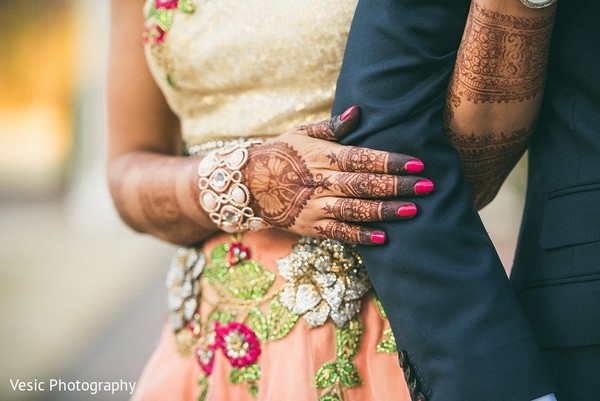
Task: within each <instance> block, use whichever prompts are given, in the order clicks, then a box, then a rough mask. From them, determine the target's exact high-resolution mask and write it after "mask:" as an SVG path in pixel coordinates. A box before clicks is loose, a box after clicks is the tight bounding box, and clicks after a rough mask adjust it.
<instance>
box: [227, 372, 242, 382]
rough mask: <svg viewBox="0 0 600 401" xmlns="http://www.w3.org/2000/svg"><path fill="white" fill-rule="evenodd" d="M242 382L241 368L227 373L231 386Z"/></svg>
mask: <svg viewBox="0 0 600 401" xmlns="http://www.w3.org/2000/svg"><path fill="white" fill-rule="evenodd" d="M243 381H244V374H243V373H242V369H241V368H232V369H231V372H229V382H230V383H233V384H240V383H242V382H243Z"/></svg>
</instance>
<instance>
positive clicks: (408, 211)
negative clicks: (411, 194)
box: [397, 205, 417, 217]
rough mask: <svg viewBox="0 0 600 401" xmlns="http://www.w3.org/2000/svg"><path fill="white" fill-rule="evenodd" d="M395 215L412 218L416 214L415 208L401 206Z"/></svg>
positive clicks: (412, 206)
mask: <svg viewBox="0 0 600 401" xmlns="http://www.w3.org/2000/svg"><path fill="white" fill-rule="evenodd" d="M397 213H398V216H400V217H412V216H414V215H416V214H417V207H416V206H415V205H402V206H400V208H399V209H398V212H397Z"/></svg>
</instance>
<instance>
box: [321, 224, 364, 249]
mask: <svg viewBox="0 0 600 401" xmlns="http://www.w3.org/2000/svg"><path fill="white" fill-rule="evenodd" d="M314 229H315V230H316V232H317V236H319V237H322V238H333V239H337V240H338V241H342V242H348V243H352V244H370V243H372V242H373V241H371V232H370V231H369V230H368V229H366V228H363V227H357V226H350V225H348V224H345V223H342V222H339V221H330V222H328V223H327V224H326V225H325V227H323V226H315V227H314Z"/></svg>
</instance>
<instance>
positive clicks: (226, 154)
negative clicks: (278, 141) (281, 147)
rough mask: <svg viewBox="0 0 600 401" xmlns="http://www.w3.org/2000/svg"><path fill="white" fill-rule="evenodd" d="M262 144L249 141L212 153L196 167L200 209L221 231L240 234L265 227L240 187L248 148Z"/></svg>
mask: <svg viewBox="0 0 600 401" xmlns="http://www.w3.org/2000/svg"><path fill="white" fill-rule="evenodd" d="M260 143H262V141H259V140H251V141H246V142H243V143H240V144H237V145H235V146H232V147H229V148H223V149H217V150H213V151H211V152H210V153H208V154H207V155H206V156H205V157H204V158H203V159H202V160H201V161H200V164H199V165H198V177H199V179H198V188H200V206H201V207H202V209H204V210H205V211H206V212H207V213H208V216H209V217H210V219H211V220H212V221H213V222H214V223H215V224H216V225H217V226H218V227H219V228H220V229H221V230H223V231H225V232H228V233H241V232H245V231H256V230H261V229H263V228H267V227H269V224H268V223H267V222H265V221H264V220H263V219H262V218H260V217H257V216H255V215H254V211H253V210H252V208H250V206H248V205H249V204H250V200H251V197H250V191H249V190H248V187H246V185H244V184H243V182H242V179H243V175H242V172H241V169H242V167H244V166H245V165H246V163H247V162H248V148H249V147H250V146H252V145H256V144H260Z"/></svg>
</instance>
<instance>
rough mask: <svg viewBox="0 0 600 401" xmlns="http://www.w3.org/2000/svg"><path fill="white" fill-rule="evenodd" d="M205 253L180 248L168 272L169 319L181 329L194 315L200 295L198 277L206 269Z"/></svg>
mask: <svg viewBox="0 0 600 401" xmlns="http://www.w3.org/2000/svg"><path fill="white" fill-rule="evenodd" d="M205 262H206V260H205V257H204V254H203V253H202V252H200V251H198V250H196V249H194V248H178V249H177V252H176V253H175V256H174V257H173V260H172V261H171V266H170V267H169V273H168V274H167V282H166V284H167V289H168V298H167V306H168V308H169V319H170V321H171V326H173V329H174V330H180V329H181V328H183V327H184V326H185V325H186V324H187V322H188V321H189V320H190V319H191V318H192V316H194V312H195V311H196V308H197V306H198V297H199V295H200V282H199V280H198V278H199V277H200V274H202V271H203V270H204V264H205Z"/></svg>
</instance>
